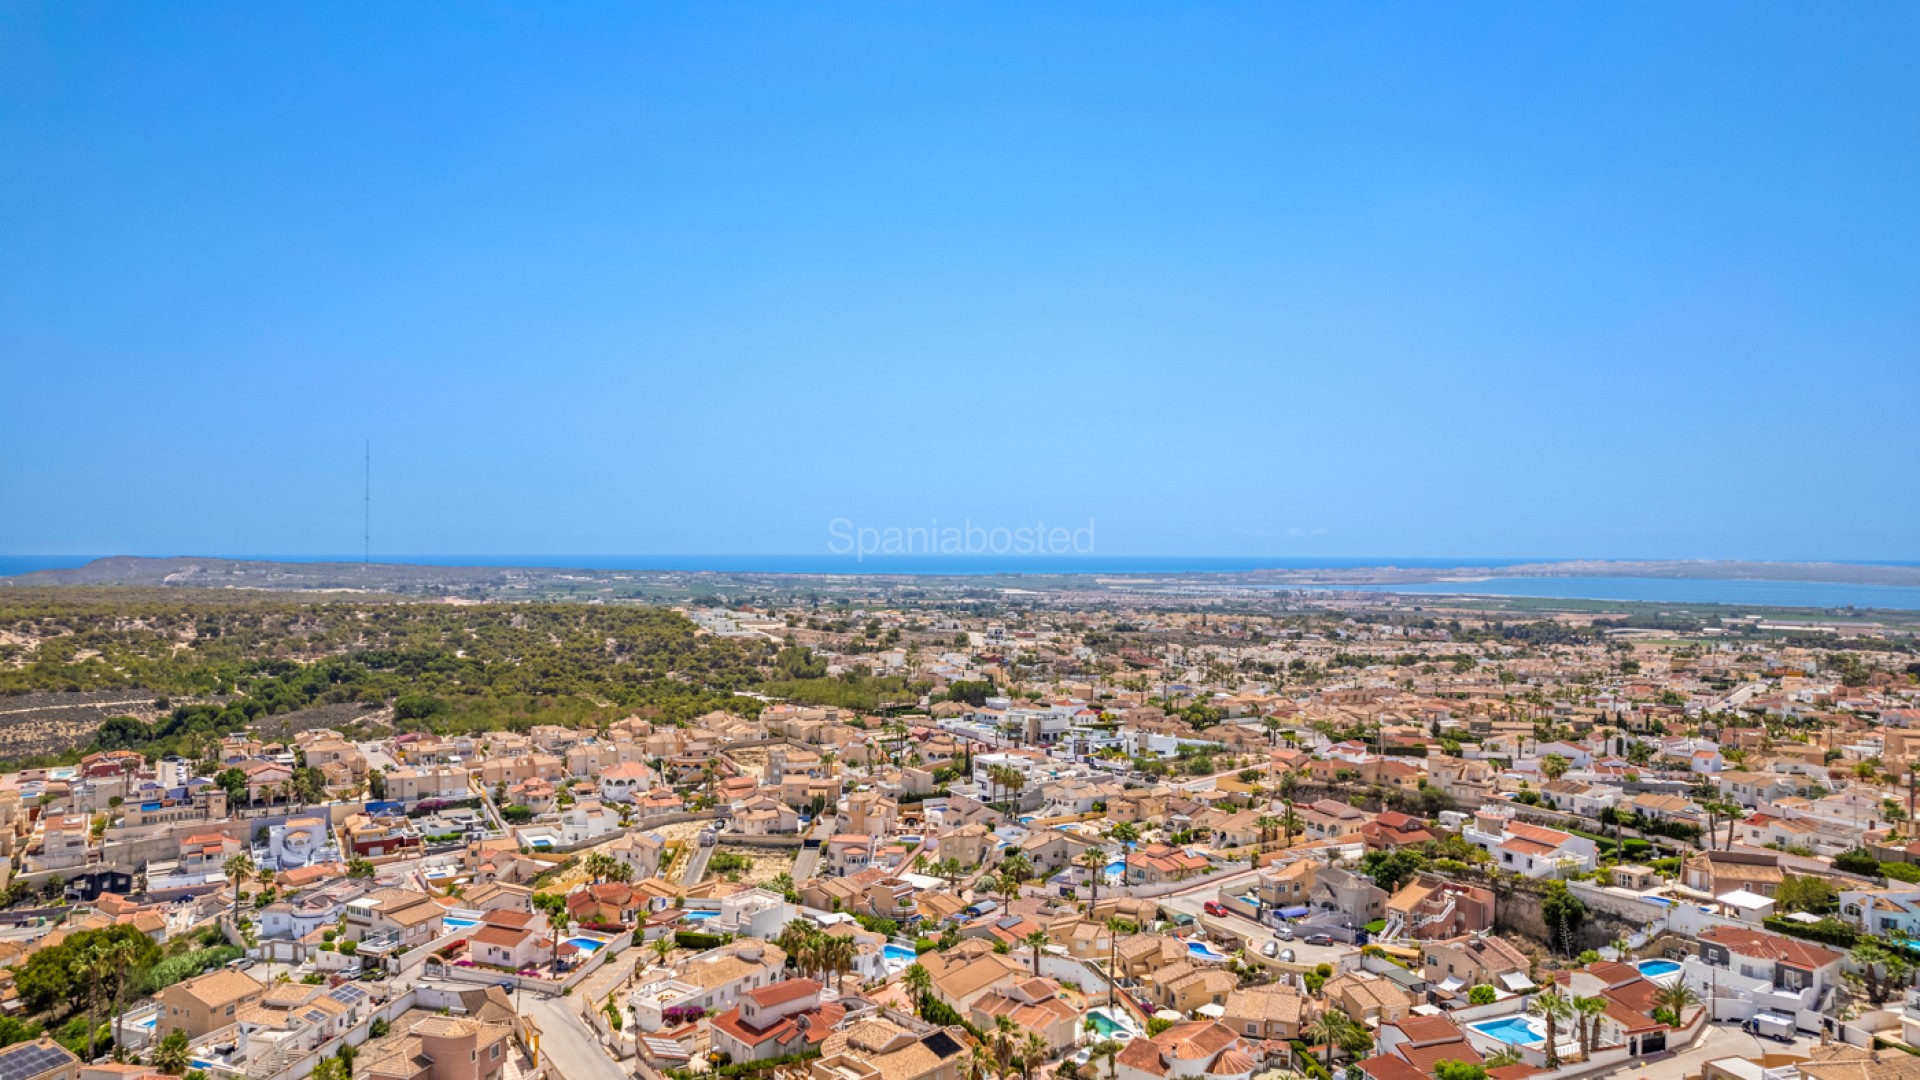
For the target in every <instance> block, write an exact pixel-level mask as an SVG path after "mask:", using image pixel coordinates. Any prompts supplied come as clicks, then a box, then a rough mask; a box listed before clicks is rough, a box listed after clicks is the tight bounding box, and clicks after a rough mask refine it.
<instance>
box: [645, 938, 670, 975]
mask: <svg viewBox="0 0 1920 1080" xmlns="http://www.w3.org/2000/svg"><path fill="white" fill-rule="evenodd" d="M650 947H651V948H652V949H653V955H654V957H655V958H656V959H658V960H659V962H660V965H661V966H662V967H665V966H666V963H667V957H669V956H671V955H673V939H672V938H670V937H667V936H666V935H664V934H663V935H661V936H660V937H657V938H654V939H653V944H652V946H650Z"/></svg>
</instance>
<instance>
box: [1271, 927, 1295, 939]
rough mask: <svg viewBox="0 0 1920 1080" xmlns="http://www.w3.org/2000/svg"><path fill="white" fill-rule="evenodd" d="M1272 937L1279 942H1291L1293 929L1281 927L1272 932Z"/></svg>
mask: <svg viewBox="0 0 1920 1080" xmlns="http://www.w3.org/2000/svg"><path fill="white" fill-rule="evenodd" d="M1273 936H1274V937H1277V938H1279V939H1280V940H1281V941H1292V940H1293V927H1291V926H1283V927H1281V928H1280V929H1278V930H1275V931H1274V932H1273Z"/></svg>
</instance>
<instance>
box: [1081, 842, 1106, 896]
mask: <svg viewBox="0 0 1920 1080" xmlns="http://www.w3.org/2000/svg"><path fill="white" fill-rule="evenodd" d="M1074 861H1075V862H1078V863H1079V864H1080V865H1081V866H1083V867H1085V868H1086V870H1087V905H1088V906H1089V907H1091V906H1092V905H1094V904H1097V903H1099V902H1100V875H1101V874H1103V873H1105V872H1106V869H1107V853H1106V852H1104V851H1101V850H1100V849H1099V848H1097V847H1090V848H1088V849H1087V850H1085V851H1083V852H1081V853H1080V857H1079V858H1078V859H1075V860H1074Z"/></svg>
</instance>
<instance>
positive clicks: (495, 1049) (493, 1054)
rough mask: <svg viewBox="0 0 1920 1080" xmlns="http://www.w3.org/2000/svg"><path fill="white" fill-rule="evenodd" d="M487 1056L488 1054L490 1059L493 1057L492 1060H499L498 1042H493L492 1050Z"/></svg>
mask: <svg viewBox="0 0 1920 1080" xmlns="http://www.w3.org/2000/svg"><path fill="white" fill-rule="evenodd" d="M487 1056H488V1057H490V1058H492V1059H493V1060H495V1061H499V1060H500V1044H499V1043H494V1044H493V1051H492V1052H491V1053H489V1054H488V1055H487Z"/></svg>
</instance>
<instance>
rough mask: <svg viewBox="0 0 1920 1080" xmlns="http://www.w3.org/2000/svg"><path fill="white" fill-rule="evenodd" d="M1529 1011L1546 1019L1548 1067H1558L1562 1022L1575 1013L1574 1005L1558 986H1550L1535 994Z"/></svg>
mask: <svg viewBox="0 0 1920 1080" xmlns="http://www.w3.org/2000/svg"><path fill="white" fill-rule="evenodd" d="M1527 1011H1528V1012H1530V1013H1532V1014H1533V1015H1535V1016H1538V1017H1540V1018H1541V1019H1542V1020H1544V1021H1546V1025H1547V1044H1546V1047H1545V1050H1546V1054H1547V1068H1549V1069H1553V1068H1557V1067H1558V1066H1559V1064H1560V1026H1559V1025H1560V1024H1561V1023H1563V1022H1564V1021H1566V1020H1567V1019H1568V1018H1569V1017H1571V1016H1572V1015H1573V1005H1572V1003H1571V1002H1569V1001H1568V1000H1567V996H1566V994H1564V993H1562V992H1561V990H1560V988H1559V987H1557V986H1549V987H1547V988H1546V989H1545V990H1543V991H1541V992H1540V993H1538V994H1535V995H1534V996H1533V1000H1532V1001H1530V1002H1528V1003H1527Z"/></svg>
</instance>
